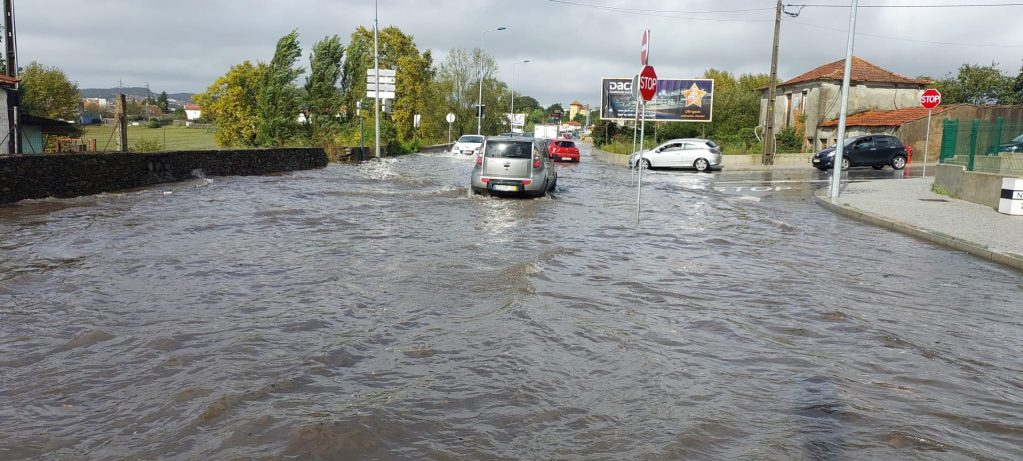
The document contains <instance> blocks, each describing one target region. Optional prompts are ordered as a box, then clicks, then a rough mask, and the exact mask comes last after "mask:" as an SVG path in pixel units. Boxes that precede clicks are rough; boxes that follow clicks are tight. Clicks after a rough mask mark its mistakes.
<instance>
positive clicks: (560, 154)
mask: <svg viewBox="0 0 1023 461" xmlns="http://www.w3.org/2000/svg"><path fill="white" fill-rule="evenodd" d="M547 152H548V153H549V154H550V157H551V158H552V159H554V161H555V162H579V147H578V146H576V145H575V142H574V141H563V140H558V141H551V143H550V146H549V147H548V148H547Z"/></svg>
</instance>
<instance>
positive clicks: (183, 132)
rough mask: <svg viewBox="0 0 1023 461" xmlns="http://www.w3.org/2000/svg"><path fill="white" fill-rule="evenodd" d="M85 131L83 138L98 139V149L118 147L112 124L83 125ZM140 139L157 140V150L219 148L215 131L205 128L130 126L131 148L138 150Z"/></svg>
mask: <svg viewBox="0 0 1023 461" xmlns="http://www.w3.org/2000/svg"><path fill="white" fill-rule="evenodd" d="M83 131H84V133H83V135H82V137H83V138H86V139H95V140H96V148H97V149H98V150H100V151H113V150H116V149H117V136H116V135H115V134H114V127H113V126H112V125H93V126H86V127H83ZM140 139H149V140H151V141H155V142H157V143H158V144H159V148H157V149H155V150H213V149H218V148H219V147H218V145H217V141H216V140H215V139H214V133H213V131H212V130H206V129H203V128H186V127H183V126H165V127H162V128H158V129H153V128H148V127H145V126H129V127H128V145H129V146H130V147H131V150H135V151H138V150H137V149H136V147H137V144H138V142H137V140H140ZM165 139H166V143H165V141H164V140H165ZM146 142H148V141H146Z"/></svg>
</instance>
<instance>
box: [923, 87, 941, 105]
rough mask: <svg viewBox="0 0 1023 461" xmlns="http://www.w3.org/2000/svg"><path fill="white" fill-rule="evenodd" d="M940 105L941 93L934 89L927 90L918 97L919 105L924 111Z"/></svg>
mask: <svg viewBox="0 0 1023 461" xmlns="http://www.w3.org/2000/svg"><path fill="white" fill-rule="evenodd" d="M938 104H941V92H939V91H938V90H935V89H934V88H928V89H926V90H924V93H923V94H922V95H920V105H921V106H924V108H926V109H933V108H935V107H938Z"/></svg>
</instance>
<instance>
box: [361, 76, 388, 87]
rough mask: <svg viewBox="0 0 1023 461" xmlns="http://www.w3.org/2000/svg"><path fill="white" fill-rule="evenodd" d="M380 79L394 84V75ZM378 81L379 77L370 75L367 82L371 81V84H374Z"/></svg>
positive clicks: (384, 82)
mask: <svg viewBox="0 0 1023 461" xmlns="http://www.w3.org/2000/svg"><path fill="white" fill-rule="evenodd" d="M379 80H380V83H381V84H389V85H394V77H380V79H379ZM376 82H377V77H376V76H375V75H370V76H367V77H366V83H369V84H370V85H373V84H375V83H376Z"/></svg>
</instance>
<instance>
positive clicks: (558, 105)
mask: <svg viewBox="0 0 1023 461" xmlns="http://www.w3.org/2000/svg"><path fill="white" fill-rule="evenodd" d="M555 112H560V113H562V114H564V113H565V109H564V108H563V107H561V103H560V102H556V103H554V104H551V105H550V106H548V107H547V115H551V114H554V113H555Z"/></svg>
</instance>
